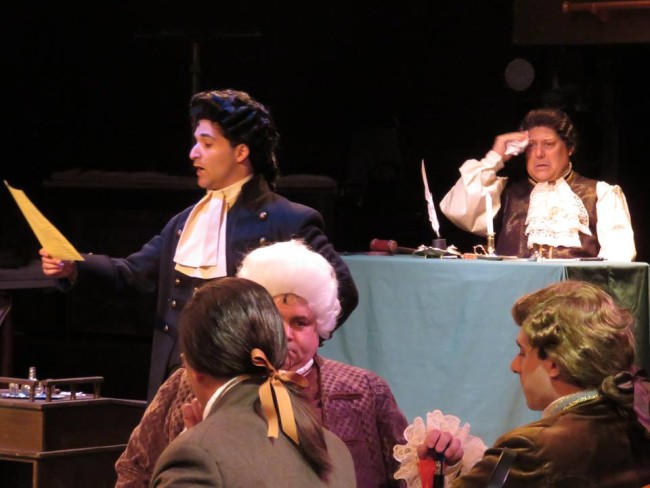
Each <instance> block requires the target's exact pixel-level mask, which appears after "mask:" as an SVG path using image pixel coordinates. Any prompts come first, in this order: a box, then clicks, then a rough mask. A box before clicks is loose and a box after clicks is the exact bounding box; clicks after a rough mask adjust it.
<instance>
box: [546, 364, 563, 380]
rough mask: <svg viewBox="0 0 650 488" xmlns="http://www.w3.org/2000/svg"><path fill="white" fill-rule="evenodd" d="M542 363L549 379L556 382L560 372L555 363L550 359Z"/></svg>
mask: <svg viewBox="0 0 650 488" xmlns="http://www.w3.org/2000/svg"><path fill="white" fill-rule="evenodd" d="M544 363H545V365H544V367H545V368H546V372H547V373H548V377H549V378H551V379H552V380H557V379H558V378H560V373H561V372H562V371H561V370H560V367H559V366H558V365H557V363H556V362H555V361H552V360H551V359H546V361H544Z"/></svg>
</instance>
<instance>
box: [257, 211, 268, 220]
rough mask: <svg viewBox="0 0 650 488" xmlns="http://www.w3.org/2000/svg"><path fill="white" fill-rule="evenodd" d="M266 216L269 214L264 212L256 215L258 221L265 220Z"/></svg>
mask: <svg viewBox="0 0 650 488" xmlns="http://www.w3.org/2000/svg"><path fill="white" fill-rule="evenodd" d="M268 216H269V214H267V213H266V212H260V214H259V215H258V217H259V219H260V220H266V218H267V217H268Z"/></svg>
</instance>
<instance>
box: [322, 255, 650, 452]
mask: <svg viewBox="0 0 650 488" xmlns="http://www.w3.org/2000/svg"><path fill="white" fill-rule="evenodd" d="M343 258H344V260H345V262H346V263H347V264H348V266H349V267H350V270H351V272H352V276H353V277H354V279H355V282H356V284H357V287H358V289H359V295H360V296H359V306H358V307H357V309H356V310H355V311H354V312H353V313H352V315H351V316H350V318H349V319H348V320H347V321H346V323H345V324H344V325H343V326H342V327H341V328H340V329H338V330H337V331H336V332H335V333H334V336H333V337H332V339H330V340H328V341H327V342H326V343H325V344H324V346H323V347H322V350H321V353H322V354H323V355H324V356H326V357H330V358H332V359H337V360H340V361H344V362H346V363H350V364H354V365H357V366H361V367H363V368H367V369H371V370H373V371H375V372H377V373H378V374H380V375H381V376H383V377H384V378H385V379H386V380H387V381H388V382H389V384H390V386H391V389H392V390H393V392H394V394H395V397H396V398H397V401H398V403H399V405H400V407H401V408H402V410H403V411H404V413H405V415H406V416H407V418H408V419H409V421H412V420H413V418H414V417H415V416H422V417H424V416H425V414H426V412H428V411H431V410H434V409H441V410H442V411H443V412H444V413H450V414H454V415H457V416H459V417H460V419H461V421H463V422H469V423H470V425H471V426H472V433H474V434H476V435H479V436H481V437H482V438H483V440H484V441H485V443H486V444H488V445H490V444H492V443H493V442H494V441H495V440H496V438H497V437H498V435H499V434H501V433H503V432H506V431H508V430H510V429H512V428H514V427H516V426H518V425H521V424H524V423H527V422H530V421H533V420H536V419H538V418H539V415H540V413H539V412H531V411H530V410H528V408H527V407H526V402H525V399H524V396H523V394H522V393H521V389H520V386H519V378H518V376H517V375H515V374H513V373H512V372H511V371H510V362H511V360H512V358H513V357H514V355H515V353H516V351H517V349H516V346H515V338H516V336H517V333H518V328H517V327H516V326H515V325H514V322H513V320H512V317H511V315H510V309H511V307H512V305H513V303H514V302H515V300H516V299H517V298H518V297H519V296H521V295H523V294H524V293H527V292H531V291H534V290H537V289H539V288H542V287H544V286H546V285H548V284H550V283H554V282H557V281H560V280H566V279H581V280H585V281H589V282H593V283H595V284H598V285H601V286H603V287H604V288H605V289H607V290H608V291H610V292H611V293H612V294H613V295H614V296H615V297H616V298H617V299H618V300H619V301H620V303H621V304H622V305H623V306H625V307H628V308H630V309H631V310H632V312H633V313H634V315H635V316H636V319H637V328H636V333H635V336H636V341H637V353H638V358H637V362H638V363H639V365H641V366H644V367H646V368H647V367H648V366H649V365H650V339H649V337H650V319H649V316H648V267H649V266H648V264H647V263H614V262H586V261H582V262H580V261H544V262H530V261H520V260H512V261H489V260H465V259H435V258H434V259H424V258H423V257H419V256H410V255H407V256H403V255H399V256H370V255H346V256H344V257H343Z"/></svg>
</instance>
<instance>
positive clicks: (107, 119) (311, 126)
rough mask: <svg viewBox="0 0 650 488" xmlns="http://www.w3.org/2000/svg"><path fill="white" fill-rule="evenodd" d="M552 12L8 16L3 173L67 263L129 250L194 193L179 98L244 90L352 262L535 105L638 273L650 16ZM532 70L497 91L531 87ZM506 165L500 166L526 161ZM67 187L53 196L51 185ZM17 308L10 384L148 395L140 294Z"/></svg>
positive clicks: (0, 200) (418, 224) (397, 234)
mask: <svg viewBox="0 0 650 488" xmlns="http://www.w3.org/2000/svg"><path fill="white" fill-rule="evenodd" d="M524 4H525V5H524ZM560 5H561V2H560V1H556V0H553V1H551V0H543V1H540V0H536V1H533V0H530V1H526V2H524V1H516V2H505V1H494V2H485V1H483V2H478V1H469V0H459V1H455V2H446V3H444V4H440V3H439V2H402V4H398V5H395V4H391V5H389V6H387V7H378V6H373V7H372V8H367V7H362V6H356V5H352V4H351V2H349V3H348V4H343V3H341V4H338V3H329V2H328V3H321V4H314V3H308V4H300V5H299V6H295V5H294V6H288V5H283V6H273V5H271V2H260V3H259V5H258V4H257V3H256V2H244V1H240V2H236V5H223V4H221V3H214V2H186V3H184V4H183V3H179V2H155V3H154V2H150V3H147V2H142V1H132V2H104V3H86V4H84V5H83V6H78V5H75V6H73V5H71V4H70V5H67V4H54V3H52V2H48V3H45V4H44V5H40V6H38V7H36V6H34V5H33V4H32V5H31V6H21V5H8V6H4V7H3V14H2V16H1V17H0V31H1V32H0V35H1V36H2V42H1V43H0V44H1V46H2V47H1V48H0V49H1V51H0V55H1V59H2V67H3V70H2V81H1V82H0V83H1V85H0V86H1V87H2V90H0V97H1V108H0V121H1V122H0V123H1V124H2V125H1V126H0V137H1V138H2V139H1V144H2V146H1V147H2V153H1V156H0V157H1V158H2V164H1V165H0V175H1V176H2V178H3V179H6V180H8V181H9V182H10V183H11V184H12V185H13V186H16V187H19V188H22V189H24V190H26V191H27V193H28V195H29V196H30V197H31V198H32V200H33V201H34V202H35V203H36V204H37V205H38V206H39V208H41V210H42V211H43V212H44V213H45V215H46V216H47V217H49V218H51V219H52V220H53V222H54V224H55V225H57V226H58V227H59V228H60V229H61V230H62V231H63V232H64V234H66V236H68V237H69V238H70V239H71V241H72V242H73V244H75V245H76V246H77V248H78V249H79V250H81V251H92V252H106V253H110V254H112V255H116V256H122V255H126V254H127V253H129V252H131V251H134V250H137V249H139V247H140V245H142V244H143V243H144V242H145V241H146V240H147V239H148V238H149V237H151V236H152V235H153V234H154V233H155V232H157V230H159V229H160V227H161V226H162V225H163V224H164V222H166V220H167V218H169V217H170V216H171V215H173V214H174V213H176V212H177V211H179V210H180V209H182V208H184V207H185V206H186V205H189V204H191V203H192V202H193V201H195V200H196V199H197V195H198V193H197V191H196V190H195V189H193V188H192V185H191V184H190V185H187V184H186V182H187V181H188V180H186V178H190V180H189V181H190V182H191V177H192V171H191V165H190V162H189V159H188V152H189V149H190V145H191V129H190V127H189V123H188V118H187V102H188V99H189V97H190V95H191V94H192V93H193V92H194V91H197V90H203V89H215V88H237V89H242V90H246V91H249V92H250V93H251V94H252V95H253V96H254V97H256V98H257V99H259V100H260V101H262V102H264V103H265V104H267V105H268V106H269V107H270V108H271V110H272V112H273V114H274V116H275V118H276V122H277V124H278V127H279V130H280V133H281V135H282V144H281V150H280V154H279V156H280V166H281V170H282V173H283V174H284V175H299V174H310V175H323V176H327V177H330V178H331V179H332V180H331V181H333V182H335V184H336V187H335V189H334V191H332V188H331V187H330V188H328V189H323V188H318V189H312V190H304V189H300V188H299V189H298V190H296V189H294V190H293V191H294V193H293V196H295V198H296V199H298V200H303V201H305V202H307V203H309V204H312V205H314V206H316V207H318V208H319V210H321V211H322V212H323V213H324V215H325V216H326V219H327V220H328V222H327V225H328V233H329V234H330V238H331V239H332V240H333V242H334V244H335V245H336V247H337V249H338V250H339V251H340V252H355V251H365V250H367V249H368V242H369V241H370V240H371V239H372V238H374V237H380V238H392V239H396V240H398V242H399V243H400V244H401V245H405V246H417V245H419V244H423V243H428V242H430V240H431V238H432V237H433V233H432V230H431V227H430V224H429V222H428V220H427V214H426V207H425V203H424V200H423V197H422V193H423V192H422V183H421V179H420V173H419V171H420V161H421V160H422V159H424V160H425V163H426V166H427V171H428V176H429V183H430V187H431V190H432V192H433V196H434V200H435V201H436V204H437V202H438V201H439V200H440V199H441V198H442V196H443V195H444V193H445V192H446V191H447V189H448V188H449V187H450V186H451V185H452V184H453V183H454V181H455V180H456V178H457V176H458V172H457V169H458V167H459V166H460V164H461V163H462V162H463V161H464V160H465V159H467V158H469V157H481V156H482V155H483V154H484V153H485V152H486V151H487V150H488V149H489V148H490V147H491V144H492V141H493V138H494V136H495V135H497V134H498V133H501V132H504V131H509V130H513V129H515V128H516V126H517V124H518V123H519V120H520V118H521V117H522V115H523V114H524V113H525V112H526V111H527V110H528V109H530V108H532V107H535V106H539V105H542V104H554V105H558V106H561V107H563V108H565V109H566V110H567V111H569V112H570V113H571V114H572V116H573V118H574V121H575V123H576V125H577V126H578V130H579V133H580V136H581V141H580V147H579V149H578V152H577V156H576V158H575V161H574V163H575V167H576V168H577V169H578V170H579V171H580V172H582V173H583V174H585V175H586V176H590V177H593V178H599V179H605V180H606V181H608V182H610V183H618V184H620V185H621V186H622V187H623V190H624V191H625V193H626V195H627V198H628V204H629V206H630V211H631V213H632V219H633V224H634V228H635V232H636V240H637V249H638V260H640V261H648V259H649V252H650V250H649V249H648V242H647V237H646V233H645V231H644V223H645V214H646V209H647V207H648V191H647V190H646V183H645V180H644V179H643V178H641V173H642V172H643V173H645V171H642V170H643V166H644V165H645V163H646V162H647V161H648V156H647V150H646V142H647V139H648V138H647V135H646V132H647V130H648V116H647V114H648V109H649V97H648V86H650V83H649V82H650V79H649V78H650V76H649V75H648V74H646V73H647V72H648V71H649V70H648V69H647V66H644V65H646V64H647V63H648V59H649V57H648V54H649V49H648V44H647V42H648V41H649V40H650V39H643V36H644V35H647V34H645V32H650V29H648V25H647V22H646V24H640V23H639V22H643V21H644V15H650V11H646V12H647V14H646V12H641V13H639V12H637V13H634V14H630V13H622V14H612V16H611V18H610V19H609V20H608V21H604V20H600V19H598V18H596V17H594V16H591V15H590V14H576V13H574V14H572V16H571V18H570V19H569V18H568V17H567V16H564V17H562V15H561V14H560V13H559V12H560ZM551 10H552V11H553V12H555V13H554V14H551V13H549V12H550V11H551ZM617 15H618V17H617ZM558 19H562V20H559V21H558ZM567 19H569V20H567ZM647 20H648V19H645V21H647ZM621 24H622V25H623V26H624V27H625V28H623V29H621V27H620V26H621ZM585 25H586V27H585ZM581 29H583V30H581ZM635 29H637V30H638V31H639V35H638V36H636V37H635V36H630V32H632V33H634V32H635ZM567 32H570V33H572V35H573V37H571V36H569V37H566V33H567ZM581 32H583V33H584V35H583V36H582V37H580V35H581V34H580V33H581ZM576 33H577V34H576ZM515 59H525V60H527V61H528V62H529V63H530V65H531V66H532V67H533V69H534V75H535V76H534V78H533V80H532V82H531V84H530V86H529V87H527V88H524V89H519V90H517V89H513V88H511V87H510V86H509V84H508V81H507V79H506V71H507V67H508V66H509V63H511V61H513V60H515ZM524 75H525V74H524V73H519V74H518V73H517V72H515V73H514V75H513V78H511V79H514V83H517V82H519V83H524V80H523V78H524ZM511 83H512V82H511ZM520 88H521V87H520ZM514 166H518V167H513V168H509V171H510V172H511V174H513V175H515V174H517V173H518V172H520V170H521V166H523V161H519V162H518V163H515V165H514ZM92 171H97V172H98V174H97V176H100V177H105V176H106V173H107V172H110V173H111V174H112V173H113V172H119V174H118V175H117V177H113V178H112V179H111V181H112V185H113V186H112V188H108V189H107V188H103V189H101V188H97V187H96V186H95V185H94V184H89V183H79V182H80V181H83V179H82V178H81V177H82V176H88V173H89V172H92ZM142 172H151V173H153V174H156V175H170V176H174V177H178V178H174V179H173V180H170V181H171V183H169V184H168V185H167V188H166V189H161V188H154V189H152V188H143V186H145V187H146V185H142V184H141V182H142V177H143V175H142ZM92 174H93V173H91V175H92ZM61 175H65V176H68V177H70V179H68V180H66V181H67V182H68V185H67V186H63V185H61V184H56V182H57V181H59V182H60V181H61V180H60V177H61ZM76 177H79V178H76ZM75 178H76V179H75ZM145 178H146V175H145ZM116 181H118V183H115V182H116ZM75 182H76V183H75ZM303 190H304V191H303ZM285 191H287V192H289V191H290V190H289V189H285ZM439 218H440V221H441V230H442V234H443V237H446V238H447V240H448V242H449V243H454V244H456V245H457V246H458V247H459V248H460V249H461V250H463V251H469V250H470V249H471V245H472V244H476V243H478V242H479V241H480V239H479V238H477V237H474V236H469V235H466V234H464V233H462V232H460V231H458V230H457V229H456V228H454V227H453V225H452V224H451V223H449V222H448V221H446V220H445V219H444V217H443V216H442V215H439ZM0 224H1V225H2V236H3V239H2V241H1V243H0V261H1V267H5V268H6V267H15V266H19V265H25V264H27V263H28V262H29V261H31V260H33V259H35V258H36V257H37V251H38V248H39V246H38V243H37V242H36V240H35V239H34V237H33V236H32V234H31V232H30V231H29V229H28V227H27V225H26V224H25V222H24V221H23V220H22V217H21V216H20V215H19V213H18V211H17V209H16V207H15V205H14V203H13V201H11V200H10V198H9V195H8V192H6V191H5V190H4V189H3V190H0ZM14 299H15V302H16V303H15V306H14V314H15V315H14V322H15V324H14V327H15V329H16V341H15V346H16V347H15V354H14V356H15V359H14V369H15V370H16V371H15V372H16V373H17V374H18V373H22V372H23V370H25V372H26V366H28V365H30V364H33V363H34V364H36V365H37V366H39V369H40V370H42V371H43V374H45V375H48V376H53V377H57V376H66V375H82V374H83V375H86V374H88V375H91V374H104V375H106V376H107V378H108V380H107V389H108V392H109V393H113V394H116V395H119V396H125V397H136V398H137V397H141V396H144V386H143V385H144V384H145V382H146V369H147V368H148V344H149V336H148V334H149V333H150V328H149V325H148V323H147V313H148V312H149V310H150V309H149V308H148V307H150V306H151V303H150V301H148V300H147V299H142V301H138V302H137V303H136V304H135V305H134V306H133V307H132V308H129V305H128V304H127V305H124V304H115V303H112V304H109V305H97V304H94V305H92V306H91V305H89V304H88V303H87V302H84V303H79V301H78V300H77V299H75V298H73V297H71V296H66V298H65V299H63V298H61V294H59V293H57V292H54V291H53V290H49V291H47V290H46V291H34V290H32V291H22V292H19V293H15V294H14ZM143 303H144V305H143ZM18 305H21V306H18ZM98 344H99V345H98ZM98 348H99V349H101V350H102V351H103V352H104V353H105V354H106V356H107V357H109V358H111V359H112V360H114V362H115V363H116V364H115V365H110V366H109V365H107V361H106V360H105V359H101V357H100V356H101V354H98ZM125 351H128V352H126V353H125ZM75 357H76V358H77V359H71V358H75ZM134 371H137V373H133V372H134ZM126 376H130V377H129V378H126Z"/></svg>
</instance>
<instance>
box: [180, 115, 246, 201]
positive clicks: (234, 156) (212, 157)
mask: <svg viewBox="0 0 650 488" xmlns="http://www.w3.org/2000/svg"><path fill="white" fill-rule="evenodd" d="M194 139H195V141H196V143H195V144H194V146H193V147H192V149H191V151H190V159H191V160H192V161H193V166H194V168H195V169H196V178H197V183H198V185H199V186H200V187H201V188H204V189H206V190H220V189H222V188H226V187H227V186H230V185H232V184H234V183H236V182H237V181H239V180H241V179H242V178H245V177H246V176H248V175H249V174H250V173H251V170H250V166H249V165H248V164H244V162H245V161H246V160H247V159H248V148H247V147H246V145H244V144H238V145H237V146H234V147H233V146H232V145H231V144H230V141H229V140H228V139H226V138H225V137H224V135H223V133H222V131H221V128H220V127H219V125H218V124H216V123H214V122H212V121H210V120H207V119H201V120H199V123H198V124H197V126H196V129H195V130H194Z"/></svg>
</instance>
